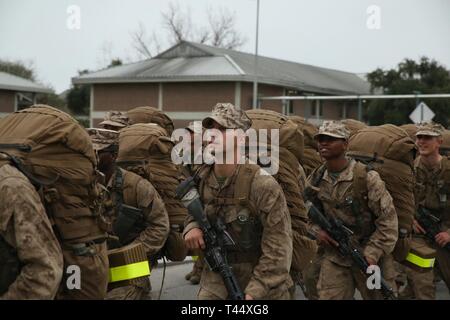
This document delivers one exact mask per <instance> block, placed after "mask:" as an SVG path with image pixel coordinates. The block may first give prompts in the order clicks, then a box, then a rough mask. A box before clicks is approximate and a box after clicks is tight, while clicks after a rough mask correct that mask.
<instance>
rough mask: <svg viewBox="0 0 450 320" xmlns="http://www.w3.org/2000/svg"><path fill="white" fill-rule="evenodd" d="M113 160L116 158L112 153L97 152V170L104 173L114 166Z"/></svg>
mask: <svg viewBox="0 0 450 320" xmlns="http://www.w3.org/2000/svg"><path fill="white" fill-rule="evenodd" d="M115 160H116V157H115V155H114V154H113V153H112V152H102V151H100V152H98V170H100V172H102V173H106V172H107V171H109V169H110V168H111V167H112V166H113V165H114V161H115Z"/></svg>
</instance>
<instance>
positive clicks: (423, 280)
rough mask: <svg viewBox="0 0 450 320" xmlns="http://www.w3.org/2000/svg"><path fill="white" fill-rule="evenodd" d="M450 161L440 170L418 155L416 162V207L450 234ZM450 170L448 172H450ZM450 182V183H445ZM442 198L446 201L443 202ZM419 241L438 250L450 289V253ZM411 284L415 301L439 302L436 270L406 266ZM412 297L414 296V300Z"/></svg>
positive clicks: (434, 128) (436, 131)
mask: <svg viewBox="0 0 450 320" xmlns="http://www.w3.org/2000/svg"><path fill="white" fill-rule="evenodd" d="M443 130H444V128H443V127H442V126H441V125H439V124H435V123H424V124H422V125H420V126H419V127H418V131H417V133H416V136H417V135H426V136H436V137H438V136H442V133H443ZM447 161H450V160H448V159H446V158H443V159H442V160H441V162H440V164H439V166H438V167H436V168H429V167H427V166H426V165H425V164H424V163H423V162H422V160H421V156H418V157H417V158H416V160H415V163H414V167H415V176H416V186H415V196H416V204H417V205H421V206H423V207H425V208H426V209H428V210H430V211H431V212H432V213H433V214H434V215H435V216H437V217H438V218H439V219H441V225H440V226H441V231H444V232H447V233H450V214H449V208H450V194H449V193H448V192H449V191H448V188H446V186H449V185H450V181H448V179H449V178H450V176H449V175H448V173H447V174H445V172H444V171H445V168H444V167H445V164H444V162H447ZM449 169H450V168H449ZM449 169H447V170H449ZM445 180H447V181H445ZM441 199H442V200H443V201H441ZM414 237H415V239H416V241H420V243H421V244H422V245H424V246H428V247H430V248H434V249H435V250H436V261H437V265H438V268H439V271H440V273H441V275H442V278H443V280H444V282H445V283H446V285H447V288H450V252H448V251H446V250H445V249H443V248H441V247H440V246H439V245H437V244H436V243H434V242H433V243H431V242H429V241H427V240H425V239H424V237H423V236H421V235H417V234H415V235H414ZM406 275H407V278H408V285H409V286H410V287H411V291H412V293H413V298H415V299H435V295H436V287H435V283H434V270H433V268H429V269H428V270H426V269H422V270H421V271H417V270H414V269H412V268H410V267H406ZM411 298H412V297H411Z"/></svg>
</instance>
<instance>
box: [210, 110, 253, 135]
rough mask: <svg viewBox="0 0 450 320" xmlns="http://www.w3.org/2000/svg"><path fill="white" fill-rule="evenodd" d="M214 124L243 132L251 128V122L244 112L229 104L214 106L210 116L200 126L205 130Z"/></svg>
mask: <svg viewBox="0 0 450 320" xmlns="http://www.w3.org/2000/svg"><path fill="white" fill-rule="evenodd" d="M214 122H217V123H218V124H220V125H221V126H222V127H224V128H227V129H242V130H244V131H246V130H247V129H249V128H250V127H251V126H252V120H251V119H250V118H249V117H248V116H247V114H246V113H245V111H243V110H240V109H237V108H236V107H235V106H234V105H232V104H231V103H218V104H216V105H215V106H214V108H213V110H212V112H211V115H210V116H209V117H206V118H205V119H203V121H202V124H203V127H205V128H206V129H210V128H211V127H212V126H213V124H214Z"/></svg>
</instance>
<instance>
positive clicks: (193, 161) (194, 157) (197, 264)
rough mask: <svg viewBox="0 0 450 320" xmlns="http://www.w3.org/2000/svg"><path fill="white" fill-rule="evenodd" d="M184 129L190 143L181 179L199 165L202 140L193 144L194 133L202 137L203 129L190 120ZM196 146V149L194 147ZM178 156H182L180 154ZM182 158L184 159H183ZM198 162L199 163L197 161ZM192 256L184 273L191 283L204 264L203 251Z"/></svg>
mask: <svg viewBox="0 0 450 320" xmlns="http://www.w3.org/2000/svg"><path fill="white" fill-rule="evenodd" d="M185 129H186V135H187V136H186V137H185V138H189V139H190V142H191V143H190V145H189V146H188V145H184V147H187V148H188V149H184V150H183V152H187V153H188V154H189V155H190V159H189V161H188V162H189V163H184V164H183V166H182V174H183V179H185V178H187V177H188V176H192V175H194V174H195V172H196V171H197V170H198V169H199V168H200V166H201V160H202V152H203V141H200V142H201V143H202V145H201V146H200V147H198V146H196V145H195V135H196V134H197V135H199V134H200V135H201V136H200V137H203V130H202V126H201V124H200V125H198V124H195V123H194V122H190V123H189V125H188V126H187V127H185ZM196 147H197V149H196ZM180 156H183V155H182V154H180ZM183 160H184V159H183ZM197 162H199V163H197ZM191 255H192V258H193V260H194V264H193V266H192V270H191V271H190V272H189V273H188V274H186V275H185V277H184V278H185V279H186V280H188V281H189V282H190V283H192V284H199V283H200V278H201V276H202V271H203V268H204V266H205V260H204V258H203V253H202V251H201V250H196V251H195V252H191Z"/></svg>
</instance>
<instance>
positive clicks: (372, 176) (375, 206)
mask: <svg viewBox="0 0 450 320" xmlns="http://www.w3.org/2000/svg"><path fill="white" fill-rule="evenodd" d="M367 188H368V198H369V199H368V206H369V208H370V210H371V211H372V212H373V213H374V215H375V226H376V230H375V232H374V233H373V234H372V235H371V236H370V238H369V241H368V243H367V245H366V247H365V249H364V255H365V256H366V257H369V258H372V259H373V260H375V261H378V260H379V259H380V257H381V256H382V255H385V254H389V253H391V252H392V251H393V250H394V247H395V243H396V242H397V239H398V218H397V213H396V211H395V207H394V203H393V200H392V197H391V195H390V194H389V192H388V191H387V189H386V186H385V184H384V182H383V180H381V178H380V176H379V174H378V173H377V172H376V171H369V173H368V175H367Z"/></svg>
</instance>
